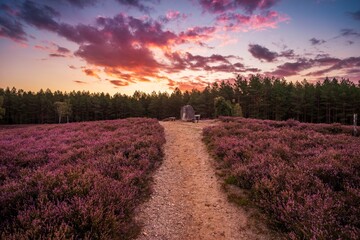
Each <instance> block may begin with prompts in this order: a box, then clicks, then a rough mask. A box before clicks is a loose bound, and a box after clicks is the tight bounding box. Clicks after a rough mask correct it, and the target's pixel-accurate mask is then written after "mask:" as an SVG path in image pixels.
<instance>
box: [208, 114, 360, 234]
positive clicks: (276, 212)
mask: <svg viewBox="0 0 360 240" xmlns="http://www.w3.org/2000/svg"><path fill="white" fill-rule="evenodd" d="M222 120H223V121H222V123H221V124H220V125H218V126H212V127H208V128H205V129H204V137H205V141H206V142H207V143H208V146H209V148H210V149H211V151H212V153H213V154H214V155H215V156H216V158H217V159H218V162H219V165H220V166H221V168H222V169H223V171H224V173H225V177H226V182H227V183H231V184H235V185H237V186H239V187H240V188H242V189H246V190H245V191H246V192H247V193H248V194H247V197H248V199H247V200H246V201H243V202H247V201H248V202H251V203H254V204H255V205H256V206H257V207H258V208H260V209H261V210H262V211H263V212H265V213H266V214H267V215H268V217H269V222H270V224H271V225H272V226H273V227H275V228H276V229H278V230H280V231H281V232H284V233H285V234H286V236H287V237H288V238H289V239H358V237H359V235H360V217H359V216H360V138H359V137H353V136H352V135H351V127H349V126H341V125H339V124H331V125H328V124H304V123H299V122H297V121H294V120H288V121H286V122H278V121H269V120H265V121H263V120H253V119H243V118H223V119H222ZM358 130H360V129H358Z"/></svg>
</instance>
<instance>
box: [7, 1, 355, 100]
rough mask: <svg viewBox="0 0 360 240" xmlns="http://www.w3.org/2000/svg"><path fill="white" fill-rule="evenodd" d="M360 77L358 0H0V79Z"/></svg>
mask: <svg viewBox="0 0 360 240" xmlns="http://www.w3.org/2000/svg"><path fill="white" fill-rule="evenodd" d="M256 74H260V75H262V76H269V77H272V76H274V77H279V78H284V79H285V80H286V81H292V82H296V81H299V82H301V81H303V80H304V79H306V80H307V81H308V82H316V81H320V80H323V79H324V78H325V77H329V78H333V77H336V78H339V79H341V78H345V79H349V80H350V81H353V82H354V83H356V84H357V83H358V82H359V80H360V1H359V0H302V1H297V0H181V1H179V0H32V1H30V0H0V88H6V87H10V88H11V87H15V88H17V89H23V90H25V91H35V92H37V91H39V90H40V89H43V90H45V89H50V90H52V91H56V90H60V91H67V92H70V91H72V90H75V91H90V92H106V93H110V94H115V93H122V94H129V95H131V94H133V92H134V91H136V90H139V91H142V92H146V93H151V92H153V91H156V92H158V91H161V92H164V91H168V92H172V91H173V90H174V89H175V88H179V89H180V90H182V91H185V90H191V89H193V88H196V89H199V90H201V89H203V88H204V87H206V86H208V85H209V84H212V83H213V82H220V81H222V80H230V81H231V80H233V79H234V78H235V77H236V76H238V75H240V76H243V77H249V76H250V75H256Z"/></svg>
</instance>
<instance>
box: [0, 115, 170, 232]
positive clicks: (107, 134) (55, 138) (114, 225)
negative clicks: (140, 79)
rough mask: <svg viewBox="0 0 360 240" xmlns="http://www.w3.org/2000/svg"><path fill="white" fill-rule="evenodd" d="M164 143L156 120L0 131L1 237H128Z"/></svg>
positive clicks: (132, 229) (131, 120) (43, 126)
mask: <svg viewBox="0 0 360 240" xmlns="http://www.w3.org/2000/svg"><path fill="white" fill-rule="evenodd" d="M164 143H165V138H164V130H163V128H162V127H161V126H160V125H159V123H158V121H157V120H153V119H141V118H133V119H126V120H114V121H98V122H85V123H70V124H61V125H38V126H29V127H21V128H1V129H0V146H1V148H0V156H1V158H0V193H1V194H0V216H1V217H0V229H1V231H0V232H1V237H0V238H1V239H127V238H131V237H133V236H134V235H136V233H137V231H138V227H137V226H136V224H135V222H134V220H133V215H134V209H135V207H136V206H137V205H139V203H140V202H141V201H143V199H144V198H146V197H147V196H148V195H149V193H150V188H149V178H150V176H151V174H152V172H153V171H154V170H155V169H156V167H157V166H159V165H160V162H161V160H162V157H163V153H162V145H163V144H164Z"/></svg>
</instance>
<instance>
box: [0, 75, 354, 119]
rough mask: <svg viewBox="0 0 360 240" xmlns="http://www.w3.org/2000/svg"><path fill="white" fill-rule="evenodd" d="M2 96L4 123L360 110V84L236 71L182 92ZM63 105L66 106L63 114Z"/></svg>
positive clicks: (321, 115)
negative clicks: (186, 109) (188, 109)
mask: <svg viewBox="0 0 360 240" xmlns="http://www.w3.org/2000/svg"><path fill="white" fill-rule="evenodd" d="M0 97H1V99H2V106H0V109H1V111H0V113H1V114H0V115H1V116H0V122H1V123H3V124H37V123H40V124H41V123H57V122H59V121H61V119H62V118H63V117H66V118H67V121H70V122H79V121H94V120H107V119H118V118H127V117H151V118H157V119H164V118H167V117H177V118H179V115H180V109H181V107H182V106H184V105H186V104H190V105H192V106H193V108H194V109H195V111H196V113H197V114H200V115H201V118H213V117H216V116H217V115H232V114H233V113H234V112H239V111H240V112H241V114H242V115H243V116H244V117H247V118H258V119H271V120H287V119H290V118H292V119H295V120H298V121H302V122H313V123H320V122H321V123H333V122H339V123H342V124H352V117H353V114H354V113H360V83H359V84H357V85H356V84H354V83H353V82H351V81H349V80H347V79H340V80H339V79H336V78H333V79H329V78H325V80H324V81H321V82H317V83H314V84H313V83H309V82H307V81H306V80H304V81H302V82H296V83H292V82H287V81H285V80H284V79H279V78H274V77H266V76H260V75H253V76H250V77H249V78H243V77H241V76H237V77H236V78H235V79H234V81H223V82H220V83H217V82H215V83H213V84H210V85H209V86H207V87H206V88H205V89H204V90H202V91H199V90H196V89H194V90H192V91H185V92H181V91H180V90H179V89H177V88H176V89H175V90H174V91H173V92H172V93H170V94H169V93H166V92H153V93H151V94H147V93H143V92H140V91H136V92H135V93H134V94H133V95H132V96H128V95H125V94H120V93H117V94H115V95H113V96H110V95H109V94H107V93H90V92H88V91H72V92H69V93H67V92H61V91H55V92H52V91H50V90H49V89H47V90H45V91H44V90H40V91H38V92H36V93H34V92H30V91H24V90H17V89H15V88H12V89H11V88H6V89H3V88H0ZM219 97H220V99H223V100H224V101H225V104H224V102H223V103H222V106H223V107H224V106H225V105H226V106H233V108H232V109H233V110H229V111H227V110H226V111H223V112H219V109H215V102H216V101H217V100H215V99H219ZM63 104H66V106H64V105H63ZM218 105H219V104H218ZM61 106H62V107H61ZM239 107H240V109H239ZM59 109H63V112H62V115H61V114H60V115H59ZM64 109H65V110H64Z"/></svg>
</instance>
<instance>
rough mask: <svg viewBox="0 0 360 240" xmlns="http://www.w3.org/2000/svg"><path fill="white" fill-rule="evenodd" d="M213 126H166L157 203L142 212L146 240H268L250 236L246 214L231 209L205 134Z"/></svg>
mask: <svg viewBox="0 0 360 240" xmlns="http://www.w3.org/2000/svg"><path fill="white" fill-rule="evenodd" d="M210 124H214V122H212V121H201V122H200V123H197V124H194V123H185V122H179V121H176V122H162V123H161V125H162V126H163V127H164V128H165V134H166V141H167V142H166V144H165V149H164V150H165V159H164V162H163V164H162V166H161V167H160V168H159V170H158V172H157V173H156V174H155V176H154V193H153V195H152V198H151V199H150V200H149V201H148V202H146V203H145V204H144V205H143V206H142V207H141V208H140V210H139V213H138V214H137V215H138V217H137V218H138V219H137V220H138V221H140V222H142V223H143V224H144V226H143V231H142V233H141V234H140V236H139V238H138V239H140V240H143V239H169V240H170V239H171V240H173V239H174V240H175V239H214V240H215V239H217V240H218V239H267V237H264V236H262V235H260V234H259V233H255V232H254V231H252V230H250V228H249V223H248V220H247V217H246V214H244V211H243V210H241V209H239V208H238V207H236V206H234V205H233V204H231V203H229V202H228V200H227V197H226V194H225V193H224V191H222V190H221V186H220V183H219V181H218V180H217V177H216V176H215V171H214V169H213V167H212V164H211V161H213V160H212V159H211V157H210V156H209V154H208V152H207V150H206V147H205V145H204V144H203V142H202V141H201V138H202V129H203V128H204V127H205V126H208V125H210Z"/></svg>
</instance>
